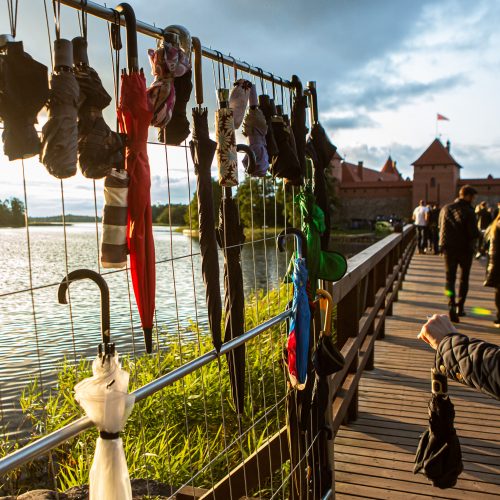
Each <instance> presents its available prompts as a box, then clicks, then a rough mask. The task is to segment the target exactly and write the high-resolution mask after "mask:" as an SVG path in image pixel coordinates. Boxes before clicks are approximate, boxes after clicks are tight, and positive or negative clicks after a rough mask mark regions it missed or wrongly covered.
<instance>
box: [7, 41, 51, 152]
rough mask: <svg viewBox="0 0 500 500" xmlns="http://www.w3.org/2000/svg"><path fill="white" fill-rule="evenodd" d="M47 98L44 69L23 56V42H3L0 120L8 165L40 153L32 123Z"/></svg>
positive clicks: (47, 88) (45, 68)
mask: <svg viewBox="0 0 500 500" xmlns="http://www.w3.org/2000/svg"><path fill="white" fill-rule="evenodd" d="M48 97H49V86H48V80H47V66H44V65H43V64H41V63H39V62H37V61H35V60H34V59H33V58H32V57H31V56H30V55H29V54H27V53H26V52H24V49H23V42H14V41H11V42H7V43H6V45H5V46H4V47H3V52H2V53H1V54H0V120H2V121H3V124H4V131H3V134H2V138H3V147H4V153H5V155H6V156H7V157H8V158H9V160H10V161H12V160H18V159H22V158H30V157H32V156H35V155H37V154H39V153H40V138H39V137H38V134H37V131H36V130H35V123H37V118H36V117H37V113H38V112H39V111H40V109H41V108H42V107H43V106H44V105H45V103H46V102H47V99H48Z"/></svg>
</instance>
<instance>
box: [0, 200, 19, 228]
mask: <svg viewBox="0 0 500 500" xmlns="http://www.w3.org/2000/svg"><path fill="white" fill-rule="evenodd" d="M0 226H1V227H22V226H24V203H23V202H22V201H21V200H20V199H19V198H15V197H14V198H9V199H7V200H3V201H2V200H0Z"/></svg>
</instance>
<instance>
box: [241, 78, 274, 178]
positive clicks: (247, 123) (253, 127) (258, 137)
mask: <svg viewBox="0 0 500 500" xmlns="http://www.w3.org/2000/svg"><path fill="white" fill-rule="evenodd" d="M249 105H250V108H249V110H248V112H247V114H246V115H245V118H244V120H243V130H242V131H243V135H244V136H245V137H247V138H248V145H249V147H250V149H251V150H252V151H253V154H254V156H255V170H254V171H250V170H249V168H248V167H249V164H248V157H245V158H244V159H243V165H244V166H245V169H246V171H247V173H248V174H249V175H252V176H254V177H265V175H266V173H267V170H268V168H269V155H268V154H267V146H266V133H267V121H266V117H265V116H264V114H263V113H262V111H261V110H260V109H259V107H258V101H257V91H256V90H255V85H252V88H251V89H250V96H249Z"/></svg>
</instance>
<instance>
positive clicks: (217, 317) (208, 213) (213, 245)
mask: <svg viewBox="0 0 500 500" xmlns="http://www.w3.org/2000/svg"><path fill="white" fill-rule="evenodd" d="M189 146H190V148H191V156H192V158H193V163H194V170H195V173H196V196H197V199H198V230H199V241H200V253H201V272H202V275H203V282H204V283H205V297H206V302H207V309H208V322H209V324H210V331H211V332H212V342H213V345H214V347H215V349H216V350H217V351H219V350H220V347H221V344H222V340H221V317H222V303H221V298H220V283H219V257H218V250H217V240H216V237H215V215H214V201H213V194H212V175H211V173H210V168H211V166H212V160H213V158H214V155H215V150H216V148H217V144H216V143H215V142H214V141H212V139H210V136H209V133H208V118H207V109H206V108H201V107H198V108H194V109H193V135H192V139H191V141H190V143H189Z"/></svg>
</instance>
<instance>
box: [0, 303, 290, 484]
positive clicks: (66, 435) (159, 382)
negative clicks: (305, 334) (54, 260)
mask: <svg viewBox="0 0 500 500" xmlns="http://www.w3.org/2000/svg"><path fill="white" fill-rule="evenodd" d="M291 315H292V310H291V309H288V310H286V311H283V312H282V313H280V314H278V315H277V316H274V317H273V318H271V319H270V320H268V321H266V322H265V323H262V324H261V325H258V326H256V327H255V328H252V329H251V330H248V331H247V332H245V333H244V334H243V335H240V336H239V337H238V338H236V339H233V340H230V341H229V342H226V343H225V344H222V347H221V350H220V353H219V354H217V352H216V351H215V349H213V350H212V351H210V352H207V353H206V354H204V355H203V356H200V357H198V358H196V359H193V360H192V361H189V362H188V363H186V364H185V365H182V366H180V367H179V368H176V369H175V370H172V371H171V372H169V373H167V374H166V375H163V377H160V378H157V379H156V380H153V381H152V382H150V383H149V384H146V385H144V386H142V387H140V388H139V389H137V390H135V391H133V392H132V393H131V394H133V395H134V396H135V400H136V402H138V401H141V400H142V399H145V398H147V397H148V396H151V395H152V394H154V393H155V392H158V391H160V390H162V389H164V388H165V387H167V386H169V385H172V384H174V383H175V382H177V381H178V380H180V379H182V378H183V377H185V376H186V375H189V374H190V373H193V372H194V371H196V370H198V369H199V368H201V367H203V366H206V365H208V364H210V363H211V362H212V361H215V360H216V359H218V358H219V356H221V355H223V354H227V353H228V352H231V351H232V350H233V349H236V348H237V347H239V346H241V345H243V344H244V343H245V342H247V341H249V340H251V339H253V338H254V337H257V336H258V335H260V334H261V333H263V332H265V331H266V330H269V328H271V327H273V326H276V325H278V324H280V323H282V322H283V321H285V320H286V319H288V318H290V317H291ZM93 425H94V424H93V423H92V421H91V420H90V419H89V418H88V417H82V418H79V419H78V420H75V421H74V422H71V423H70V424H68V425H65V426H64V427H62V428H61V429H58V430H56V431H54V432H52V433H51V434H48V435H47V436H44V437H42V438H40V439H38V440H37V441H34V442H33V443H30V444H28V445H26V446H24V447H23V448H20V449H19V450H17V451H15V452H14V453H11V454H9V455H7V456H6V457H4V458H2V459H1V460H0V475H1V474H6V473H7V472H9V471H10V470H12V469H15V468H16V467H20V466H21V465H23V464H25V463H26V462H30V461H31V460H34V459H35V458H37V457H39V456H40V455H43V454H44V453H47V452H48V451H50V450H52V449H54V448H56V447H57V446H59V445H60V444H62V443H64V442H66V441H68V440H69V439H71V438H73V437H75V436H78V434H80V433H82V432H83V431H85V430H87V429H90V428H91V427H93Z"/></svg>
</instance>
